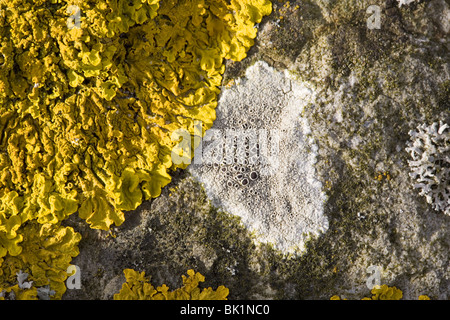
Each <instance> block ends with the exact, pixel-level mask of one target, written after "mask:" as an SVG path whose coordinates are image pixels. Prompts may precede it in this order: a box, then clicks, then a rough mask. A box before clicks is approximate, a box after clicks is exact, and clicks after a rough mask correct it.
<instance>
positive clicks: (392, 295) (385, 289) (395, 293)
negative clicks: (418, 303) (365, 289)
mask: <svg viewBox="0 0 450 320" xmlns="http://www.w3.org/2000/svg"><path fill="white" fill-rule="evenodd" d="M371 293H372V296H371V297H364V298H362V299H361V300H401V299H402V298H403V292H402V290H400V289H398V288H396V287H389V286H388V285H386V284H383V285H381V286H379V285H377V286H374V287H373V288H372V290H371ZM330 300H347V299H341V298H340V297H339V296H338V295H334V296H332V297H331V298H330ZM419 300H430V298H429V297H428V296H426V295H420V296H419Z"/></svg>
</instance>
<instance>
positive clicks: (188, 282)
mask: <svg viewBox="0 0 450 320" xmlns="http://www.w3.org/2000/svg"><path fill="white" fill-rule="evenodd" d="M123 272H124V274H125V278H126V282H125V283H124V284H123V285H122V289H121V290H120V292H119V293H116V294H115V295H114V300H226V299H227V296H228V293H229V290H228V289H227V288H226V287H224V286H219V287H218V288H217V289H216V290H213V289H212V288H211V287H209V288H203V289H201V288H199V287H198V286H199V283H200V282H204V281H205V277H204V276H203V275H201V274H200V273H198V272H195V271H194V270H192V269H190V270H188V271H187V274H188V277H186V276H184V275H183V276H182V279H183V286H182V287H181V288H179V289H176V290H174V291H169V288H168V287H167V286H166V285H165V284H163V285H162V286H160V287H157V288H155V287H153V286H152V285H151V284H150V282H149V281H150V280H149V279H148V278H146V277H145V272H141V273H139V272H137V271H134V270H132V269H125V270H124V271H123Z"/></svg>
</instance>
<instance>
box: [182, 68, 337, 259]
mask: <svg viewBox="0 0 450 320" xmlns="http://www.w3.org/2000/svg"><path fill="white" fill-rule="evenodd" d="M313 95H314V92H313V91H312V90H311V89H309V88H308V87H307V86H306V85H305V84H302V83H297V82H296V81H294V80H293V79H292V78H290V77H289V75H288V73H287V72H278V71H276V70H275V69H273V68H271V67H269V66H268V65H267V64H266V63H264V62H257V63H256V64H255V65H253V66H252V67H250V68H249V69H248V70H247V72H246V76H245V77H244V78H241V79H238V80H237V81H235V85H234V86H232V87H230V88H224V89H223V91H222V94H221V97H220V100H219V105H218V107H217V109H216V110H217V119H216V121H215V123H214V126H213V128H212V129H210V130H209V131H207V134H206V136H205V137H204V139H203V143H202V148H201V149H202V151H201V153H200V156H201V158H200V159H199V153H198V152H197V154H196V155H195V157H196V159H194V163H193V164H191V165H190V166H189V170H190V172H191V173H192V175H193V176H194V177H196V178H197V179H198V180H199V181H200V182H202V183H203V184H204V186H205V189H206V192H207V193H208V196H209V197H210V198H211V199H212V201H213V203H214V204H215V205H216V206H218V207H222V208H223V209H224V210H226V211H227V212H229V213H231V214H234V215H237V216H240V217H241V218H242V221H243V223H244V224H245V225H246V226H247V227H248V228H249V229H250V230H251V231H253V232H254V234H255V235H256V237H257V238H258V239H259V240H260V241H261V242H267V243H271V244H273V245H274V247H276V248H278V249H280V250H283V251H284V252H295V251H300V252H301V251H302V250H304V249H305V243H306V241H307V240H308V239H309V238H310V237H311V236H317V235H319V234H320V233H321V232H324V231H326V230H327V229H328V220H327V217H326V216H325V215H324V212H323V208H324V203H325V201H326V196H325V194H324V192H323V191H322V184H321V183H320V181H319V180H318V179H317V177H316V171H315V168H314V164H315V161H316V160H315V158H316V155H317V146H316V145H315V144H314V141H313V139H312V138H311V134H310V128H309V126H308V123H307V121H306V119H304V118H302V116H301V113H302V110H303V109H304V107H305V106H306V105H307V104H308V103H309V101H311V100H312V99H313Z"/></svg>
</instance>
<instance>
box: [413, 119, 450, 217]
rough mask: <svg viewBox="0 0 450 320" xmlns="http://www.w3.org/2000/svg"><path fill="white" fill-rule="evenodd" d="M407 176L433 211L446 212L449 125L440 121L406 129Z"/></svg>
mask: <svg viewBox="0 0 450 320" xmlns="http://www.w3.org/2000/svg"><path fill="white" fill-rule="evenodd" d="M409 135H410V136H411V141H409V142H408V145H407V148H406V151H407V152H409V154H410V155H411V158H412V160H409V161H408V164H409V166H410V168H411V173H410V176H411V178H413V179H414V180H415V181H416V183H415V184H414V188H416V189H419V190H420V195H422V196H424V197H425V198H426V200H427V202H428V203H429V204H431V206H432V207H433V209H434V210H436V211H442V212H443V213H445V214H447V215H450V126H449V125H448V124H446V123H443V122H442V121H440V122H439V123H437V122H435V123H433V124H432V125H430V126H427V125H426V124H422V125H420V126H418V128H417V130H411V131H410V132H409Z"/></svg>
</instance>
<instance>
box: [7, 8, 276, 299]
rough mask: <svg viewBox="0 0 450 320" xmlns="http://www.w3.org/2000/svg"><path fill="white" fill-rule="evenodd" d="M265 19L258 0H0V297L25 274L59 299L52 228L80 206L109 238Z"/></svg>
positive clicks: (62, 255) (167, 164) (211, 116)
mask: <svg viewBox="0 0 450 320" xmlns="http://www.w3.org/2000/svg"><path fill="white" fill-rule="evenodd" d="M270 12H271V2H270V1H268V0H242V1H235V0H232V1H225V0H196V1H181V0H180V1H178V0H168V1H157V0H131V1H118V0H103V1H86V0H74V1H64V0H38V1H35V0H33V1H31V0H20V1H19V0H3V1H1V2H0V261H1V268H0V271H1V273H0V291H2V290H3V289H6V288H9V286H10V284H11V283H12V282H11V281H12V280H13V279H12V278H11V276H15V271H17V270H23V271H24V272H26V273H28V274H29V275H30V279H32V281H34V282H33V284H34V285H36V286H43V285H50V288H51V289H52V290H54V291H55V292H56V294H55V297H60V296H61V293H62V292H63V291H64V290H63V289H62V286H64V284H63V282H62V281H63V279H64V276H63V274H62V272H63V271H64V272H65V269H64V268H65V267H67V263H68V261H70V257H73V256H74V255H76V250H78V249H76V244H77V243H78V241H79V235H78V234H77V233H75V232H74V231H73V230H71V229H70V230H71V231H68V230H69V229H66V228H62V227H60V223H61V221H63V220H65V219H66V218H67V217H68V216H69V215H71V214H73V213H75V212H78V214H79V216H80V217H81V218H83V219H85V220H86V221H87V223H89V225H90V226H91V227H92V228H96V229H103V230H107V229H109V228H110V226H111V225H112V224H115V225H120V224H121V223H123V221H124V211H128V210H133V209H136V208H137V206H139V204H140V203H141V202H142V201H143V200H147V199H150V198H153V197H158V196H159V195H160V193H161V188H162V187H164V186H165V185H167V184H168V183H169V182H170V180H171V176H170V175H169V171H170V170H173V169H176V168H177V167H183V166H185V165H176V164H174V163H173V162H172V159H171V152H172V150H173V149H174V146H175V145H176V144H177V143H178V141H173V140H172V134H173V133H174V132H175V131H176V130H179V129H184V130H186V131H187V132H189V133H190V134H191V135H193V136H194V135H195V136H203V135H204V134H205V131H206V130H207V129H209V128H210V127H211V126H212V123H213V121H214V120H215V107H216V105H217V96H218V94H219V85H220V84H221V81H222V74H223V72H224V68H225V64H224V59H233V60H241V59H243V58H244V57H245V56H246V52H247V51H248V49H249V48H250V47H251V46H252V45H253V41H254V40H253V39H254V38H255V36H256V32H257V29H256V28H254V26H255V24H256V23H259V22H260V21H261V19H262V17H263V16H264V15H267V14H269V13H270ZM198 123H201V126H200V127H199V126H198V125H197V124H198ZM51 232H56V233H55V234H53V233H51ZM44 233H45V234H46V235H45V236H44ZM61 233H64V234H65V235H64V236H62V234H61ZM55 235H57V236H58V239H59V240H60V241H62V240H64V241H65V242H67V243H66V244H62V248H64V250H66V249H67V250H69V248H70V250H69V251H68V252H66V251H64V250H62V249H60V248H58V245H57V243H55V244H52V245H50V243H49V242H48V241H50V240H45V239H46V238H47V237H48V238H49V239H52V236H55ZM60 236H61V237H62V238H59V237H60ZM69 236H70V237H71V238H70V239H69V238H68V237H69ZM35 237H42V238H35ZM39 241H43V243H44V247H45V244H48V245H50V246H51V247H52V250H53V249H54V250H56V251H52V250H49V249H45V250H44V249H43V247H39V250H38V249H37V248H35V249H33V250H32V248H31V247H29V246H32V245H33V244H36V243H39ZM29 250H32V251H29ZM61 250H62V251H61ZM11 259H13V260H14V259H15V260H14V261H18V262H17V263H19V264H20V268H19V269H17V268H15V267H14V272H12V271H8V270H9V268H12V266H13V265H15V263H16V262H14V263H13V264H12V265H11V263H12V262H11V261H12V260H11ZM46 259H47V260H46ZM48 259H50V260H51V261H49V260H48ZM43 261H48V262H47V263H48V264H46V265H47V266H52V267H48V268H46V267H44V266H43Z"/></svg>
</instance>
